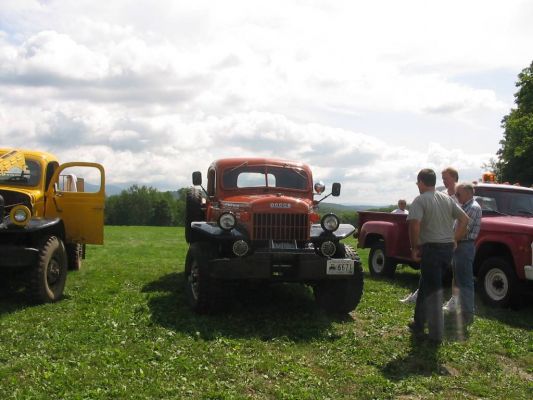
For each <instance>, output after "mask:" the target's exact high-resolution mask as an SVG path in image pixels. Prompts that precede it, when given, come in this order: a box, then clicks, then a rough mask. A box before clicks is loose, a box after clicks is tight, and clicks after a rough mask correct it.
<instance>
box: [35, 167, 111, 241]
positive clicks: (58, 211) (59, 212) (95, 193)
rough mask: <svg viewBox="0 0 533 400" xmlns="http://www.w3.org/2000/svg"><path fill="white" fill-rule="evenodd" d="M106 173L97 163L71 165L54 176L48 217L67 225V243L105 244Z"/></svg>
mask: <svg viewBox="0 0 533 400" xmlns="http://www.w3.org/2000/svg"><path fill="white" fill-rule="evenodd" d="M104 204H105V172H104V167H103V166H102V165H100V164H97V163H88V162H71V163H65V164H63V165H61V166H60V167H59V168H58V169H57V170H56V171H55V172H54V175H53V176H52V179H51V182H50V185H49V186H48V190H47V193H46V206H45V216H46V217H48V218H54V217H59V218H61V219H62V220H63V223H64V224H65V235H66V241H67V242H69V243H70V242H75V243H84V244H103V243H104Z"/></svg>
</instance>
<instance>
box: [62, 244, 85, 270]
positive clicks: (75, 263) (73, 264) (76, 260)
mask: <svg viewBox="0 0 533 400" xmlns="http://www.w3.org/2000/svg"><path fill="white" fill-rule="evenodd" d="M66 249H67V260H68V269H69V270H71V271H79V270H80V269H81V260H82V257H83V246H82V245H81V244H79V243H70V244H67V245H66Z"/></svg>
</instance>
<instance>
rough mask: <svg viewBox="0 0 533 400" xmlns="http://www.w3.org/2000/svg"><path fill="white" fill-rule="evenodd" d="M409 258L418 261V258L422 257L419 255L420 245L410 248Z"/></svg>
mask: <svg viewBox="0 0 533 400" xmlns="http://www.w3.org/2000/svg"><path fill="white" fill-rule="evenodd" d="M411 258H412V259H413V260H415V261H416V262H420V260H421V259H422V257H421V255H420V247H414V248H412V249H411Z"/></svg>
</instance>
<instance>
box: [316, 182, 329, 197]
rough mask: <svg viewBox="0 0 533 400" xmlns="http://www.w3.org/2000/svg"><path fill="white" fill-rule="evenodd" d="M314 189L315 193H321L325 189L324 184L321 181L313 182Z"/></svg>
mask: <svg viewBox="0 0 533 400" xmlns="http://www.w3.org/2000/svg"><path fill="white" fill-rule="evenodd" d="M314 189H315V192H317V194H322V193H324V190H326V185H324V183H323V182H317V183H315V186H314Z"/></svg>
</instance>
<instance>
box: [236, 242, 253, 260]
mask: <svg viewBox="0 0 533 400" xmlns="http://www.w3.org/2000/svg"><path fill="white" fill-rule="evenodd" d="M249 249H250V247H249V246H248V243H246V242H245V241H244V240H237V241H236V242H235V243H233V254H235V255H236V256H237V257H243V256H245V255H246V253H248V250H249Z"/></svg>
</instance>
